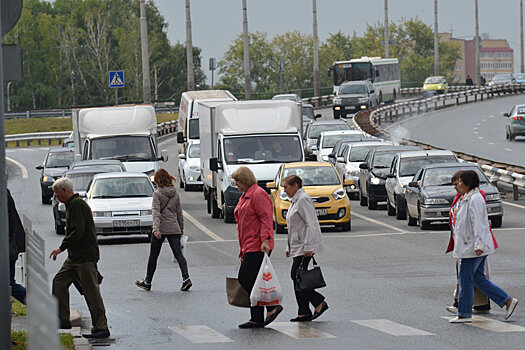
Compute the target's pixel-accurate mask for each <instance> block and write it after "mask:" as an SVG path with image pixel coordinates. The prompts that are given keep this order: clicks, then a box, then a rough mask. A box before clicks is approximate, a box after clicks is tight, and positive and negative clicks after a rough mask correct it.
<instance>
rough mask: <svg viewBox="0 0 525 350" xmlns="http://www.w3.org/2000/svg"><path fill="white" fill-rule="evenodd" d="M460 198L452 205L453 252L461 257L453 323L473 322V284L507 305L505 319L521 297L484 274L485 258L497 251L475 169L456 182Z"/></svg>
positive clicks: (495, 300) (498, 301) (500, 303)
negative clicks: (504, 288) (456, 309)
mask: <svg viewBox="0 0 525 350" xmlns="http://www.w3.org/2000/svg"><path fill="white" fill-rule="evenodd" d="M454 187H455V188H456V191H457V192H458V193H459V194H460V196H461V197H460V199H459V200H458V201H457V203H456V204H455V205H454V207H453V208H452V218H451V221H452V225H453V232H454V251H453V256H454V258H456V259H461V262H460V267H459V300H458V304H459V305H458V314H457V317H455V318H453V319H451V320H450V322H451V323H465V322H472V301H473V297H474V285H475V286H476V287H478V288H479V289H480V290H481V291H482V292H483V293H485V295H487V296H488V297H489V298H490V299H492V300H493V301H494V302H495V303H496V304H498V305H499V306H500V307H503V306H504V305H505V306H506V307H507V313H506V315H505V319H508V318H509V317H510V316H511V315H512V313H513V312H514V309H515V308H516V305H518V299H516V298H512V297H511V296H510V295H508V294H507V293H506V292H505V291H504V290H503V289H501V288H500V287H498V286H497V285H495V284H494V283H492V282H491V281H490V280H489V279H487V277H486V276H485V273H484V271H485V260H486V258H487V255H490V254H493V253H494V250H495V249H494V240H493V239H492V235H491V233H490V228H489V220H488V215H487V207H486V204H485V200H484V198H483V196H482V195H481V193H480V192H479V177H478V174H476V172H475V171H472V170H467V171H462V172H460V173H459V180H458V181H455V182H454Z"/></svg>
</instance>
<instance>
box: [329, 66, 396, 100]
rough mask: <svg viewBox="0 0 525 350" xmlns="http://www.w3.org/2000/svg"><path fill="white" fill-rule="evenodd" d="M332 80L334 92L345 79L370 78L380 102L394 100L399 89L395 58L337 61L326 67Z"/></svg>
mask: <svg viewBox="0 0 525 350" xmlns="http://www.w3.org/2000/svg"><path fill="white" fill-rule="evenodd" d="M330 74H332V77H333V81H334V94H335V93H336V92H337V91H338V90H339V86H340V85H341V84H342V83H344V82H345V81H355V80H367V79H370V81H372V83H373V84H374V87H375V89H376V95H377V96H379V101H380V102H383V101H384V102H389V101H395V99H396V98H397V96H399V90H400V89H401V79H400V74H399V61H398V59H397V58H381V57H361V58H356V59H351V60H349V61H337V62H334V65H333V66H332V67H330V68H329V69H328V75H330Z"/></svg>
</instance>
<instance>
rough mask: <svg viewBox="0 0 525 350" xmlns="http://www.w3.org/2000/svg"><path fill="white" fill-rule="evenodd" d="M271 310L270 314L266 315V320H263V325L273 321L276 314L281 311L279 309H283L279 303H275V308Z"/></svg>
mask: <svg viewBox="0 0 525 350" xmlns="http://www.w3.org/2000/svg"><path fill="white" fill-rule="evenodd" d="M272 311H273V312H272V314H271V315H270V316H266V320H264V325H265V326H267V325H269V324H270V323H272V322H273V321H275V319H276V318H277V316H278V315H279V314H280V313H281V311H283V307H282V306H281V305H277V306H276V307H275V309H274V310H272Z"/></svg>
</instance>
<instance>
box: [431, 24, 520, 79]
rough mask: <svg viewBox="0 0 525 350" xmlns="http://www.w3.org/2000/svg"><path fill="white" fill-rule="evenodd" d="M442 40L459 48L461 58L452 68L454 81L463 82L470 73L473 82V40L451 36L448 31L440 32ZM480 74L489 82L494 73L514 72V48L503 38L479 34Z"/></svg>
mask: <svg viewBox="0 0 525 350" xmlns="http://www.w3.org/2000/svg"><path fill="white" fill-rule="evenodd" d="M439 40H440V41H442V42H451V43H457V45H458V46H459V48H460V51H459V54H460V56H461V58H460V59H459V60H458V61H457V62H456V66H455V68H454V79H453V82H454V83H464V82H465V79H466V78H467V75H470V77H471V78H472V80H474V84H477V82H476V56H475V52H474V40H464V39H457V38H453V37H452V34H450V33H440V34H439ZM479 66H480V74H481V75H482V76H483V77H485V79H486V81H487V82H489V81H490V80H491V79H492V77H493V76H494V74H497V73H513V72H514V50H513V49H512V48H511V47H510V45H509V43H508V42H507V40H505V39H490V38H489V35H488V34H482V35H481V48H480V50H479Z"/></svg>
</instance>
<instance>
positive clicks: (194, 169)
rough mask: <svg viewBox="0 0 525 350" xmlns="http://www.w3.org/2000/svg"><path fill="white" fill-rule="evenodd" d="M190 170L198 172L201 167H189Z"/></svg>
mask: <svg viewBox="0 0 525 350" xmlns="http://www.w3.org/2000/svg"><path fill="white" fill-rule="evenodd" d="M190 170H193V171H199V170H201V167H200V166H198V165H190Z"/></svg>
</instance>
